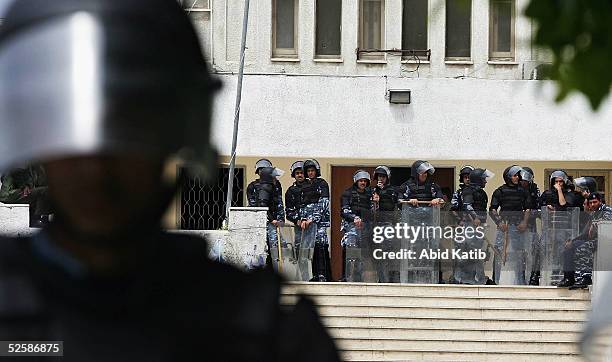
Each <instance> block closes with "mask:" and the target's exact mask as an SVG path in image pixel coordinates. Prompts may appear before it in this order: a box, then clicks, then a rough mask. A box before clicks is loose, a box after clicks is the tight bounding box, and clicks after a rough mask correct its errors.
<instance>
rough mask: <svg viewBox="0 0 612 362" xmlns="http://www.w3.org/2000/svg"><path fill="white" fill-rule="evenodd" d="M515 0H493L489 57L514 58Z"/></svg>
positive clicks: (490, 15) (497, 58)
mask: <svg viewBox="0 0 612 362" xmlns="http://www.w3.org/2000/svg"><path fill="white" fill-rule="evenodd" d="M514 17H515V15H514V0H491V9H490V13H489V58H490V59H494V60H514Z"/></svg>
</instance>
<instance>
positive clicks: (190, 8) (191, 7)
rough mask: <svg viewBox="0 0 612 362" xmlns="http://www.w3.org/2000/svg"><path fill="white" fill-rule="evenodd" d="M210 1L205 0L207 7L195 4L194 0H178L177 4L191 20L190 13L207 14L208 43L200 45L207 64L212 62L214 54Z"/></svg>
mask: <svg viewBox="0 0 612 362" xmlns="http://www.w3.org/2000/svg"><path fill="white" fill-rule="evenodd" d="M212 2H213V0H207V4H208V7H204V6H196V5H197V1H196V0H179V4H180V5H181V7H182V8H183V11H185V13H186V14H187V16H189V17H190V20H192V19H191V13H194V14H197V15H202V14H208V19H209V20H208V21H209V24H210V30H209V36H208V45H207V46H204V45H205V44H201V46H202V50H203V51H204V55H205V60H206V62H207V63H209V64H212V63H213V55H214V36H213V29H214V23H213V16H212ZM194 26H195V24H194Z"/></svg>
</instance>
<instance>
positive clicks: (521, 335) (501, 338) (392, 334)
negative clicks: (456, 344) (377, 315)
mask: <svg viewBox="0 0 612 362" xmlns="http://www.w3.org/2000/svg"><path fill="white" fill-rule="evenodd" d="M328 331H329V332H330V333H331V335H332V336H333V337H334V338H335V339H346V340H350V339H361V340H363V339H369V340H397V341H472V342H525V343H532V344H533V343H536V344H539V343H575V342H576V341H578V340H579V338H580V332H559V331H554V332H551V331H481V330H453V329H437V330H435V329H416V328H409V329H408V328H407V329H386V328H328Z"/></svg>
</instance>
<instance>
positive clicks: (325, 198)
mask: <svg viewBox="0 0 612 362" xmlns="http://www.w3.org/2000/svg"><path fill="white" fill-rule="evenodd" d="M305 182H311V184H310V185H306V186H304V188H303V191H305V192H308V191H307V190H308V189H307V187H308V186H312V189H313V191H314V192H316V193H317V194H318V195H319V197H318V201H317V202H312V203H307V202H304V203H302V205H301V206H300V210H299V218H300V219H301V220H312V222H313V223H314V224H315V225H316V228H317V236H316V245H318V246H327V245H328V243H329V241H328V238H327V228H328V227H330V226H331V223H330V221H331V218H330V212H329V185H328V184H327V182H326V181H325V180H323V179H321V178H316V179H314V180H313V181H305Z"/></svg>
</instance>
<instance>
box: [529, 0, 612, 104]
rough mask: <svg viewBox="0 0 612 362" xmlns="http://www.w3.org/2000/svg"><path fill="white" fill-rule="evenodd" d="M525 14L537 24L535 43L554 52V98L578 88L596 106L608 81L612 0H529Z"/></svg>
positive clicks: (610, 79)
mask: <svg viewBox="0 0 612 362" xmlns="http://www.w3.org/2000/svg"><path fill="white" fill-rule="evenodd" d="M525 14H526V15H527V16H528V17H530V18H532V19H533V20H535V22H536V23H537V25H538V30H537V34H536V37H535V43H536V44H537V45H540V46H542V47H545V48H549V49H551V50H552V52H553V54H554V61H553V65H552V67H551V69H550V71H551V77H552V79H555V80H556V82H557V83H558V85H559V93H558V95H557V101H561V100H563V99H564V98H565V97H566V96H567V95H568V94H569V93H570V92H573V91H578V92H582V93H583V94H584V95H586V96H587V98H588V99H589V101H590V103H591V107H592V108H593V109H594V110H596V109H598V108H599V106H600V105H601V102H602V101H603V100H604V99H605V97H606V96H607V95H608V93H609V92H610V86H611V84H612V1H611V0H531V2H530V4H529V6H528V8H527V10H526V12H525Z"/></svg>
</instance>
